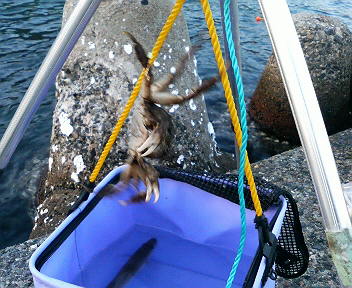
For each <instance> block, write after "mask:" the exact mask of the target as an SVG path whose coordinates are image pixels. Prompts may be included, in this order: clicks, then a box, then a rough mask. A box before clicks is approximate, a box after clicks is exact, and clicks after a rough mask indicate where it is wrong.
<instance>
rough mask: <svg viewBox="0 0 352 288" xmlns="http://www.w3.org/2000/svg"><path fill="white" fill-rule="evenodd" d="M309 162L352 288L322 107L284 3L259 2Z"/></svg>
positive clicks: (348, 232)
mask: <svg viewBox="0 0 352 288" xmlns="http://www.w3.org/2000/svg"><path fill="white" fill-rule="evenodd" d="M259 4H260V6H261V9H262V12H263V15H264V19H265V23H266V25H267V29H268V31H269V35H270V38H271V42H272V46H273V49H274V53H275V56H276V59H277V62H278V64H279V68H280V72H281V76H282V79H283V82H284V85H285V88H286V92H287V96H288V99H289V102H290V106H291V110H292V114H293V116H294V119H295V122H296V126H297V129H298V133H299V136H300V139H301V142H302V146H303V149H304V151H305V155H306V158H307V161H308V166H309V170H310V174H311V176H312V180H313V184H314V187H315V191H316V194H317V197H318V201H319V206H320V210H321V213H322V217H323V220H324V225H325V229H326V236H327V239H328V243H329V247H330V252H331V254H332V257H333V261H334V264H335V266H336V268H337V271H338V274H339V277H340V280H341V282H342V283H341V284H342V285H344V286H345V287H351V285H352V244H351V240H352V226H351V219H350V217H349V214H348V209H347V205H346V202H345V199H344V194H343V190H342V186H341V182H340V178H339V175H338V172H337V167H336V163H335V160H334V156H333V153H332V150H331V146H330V142H329V138H328V134H327V132H326V128H325V125H324V121H323V117H322V115H321V111H320V108H319V103H318V101H317V97H316V94H315V91H314V87H313V83H312V80H311V77H310V74H309V71H308V67H307V63H306V61H305V58H304V54H303V51H302V48H301V45H300V42H299V39H298V35H297V32H296V29H295V26H294V23H293V20H292V16H291V13H290V10H289V8H288V6H287V3H286V1H285V0H259Z"/></svg>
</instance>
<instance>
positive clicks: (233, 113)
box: [200, 0, 263, 216]
mask: <svg viewBox="0 0 352 288" xmlns="http://www.w3.org/2000/svg"><path fill="white" fill-rule="evenodd" d="M200 2H201V5H202V8H203V13H204V16H205V20H206V23H207V26H208V30H209V35H210V39H211V43H212V45H213V50H214V56H215V60H216V62H217V65H218V69H219V74H220V78H221V82H222V85H223V87H224V91H225V98H226V103H227V106H228V110H229V113H230V117H231V121H232V125H233V127H234V132H235V136H236V140H237V143H238V145H241V143H242V131H241V127H240V124H239V119H238V116H237V110H236V106H235V102H234V99H233V96H232V90H231V86H230V81H229V79H228V75H227V72H226V66H225V62H224V59H223V57H222V53H221V49H220V43H219V38H218V35H217V33H216V29H215V24H214V19H213V15H212V13H211V9H210V5H209V2H208V1H207V0H200ZM245 174H246V177H247V180H248V184H249V187H250V191H251V196H252V199H253V204H254V208H255V211H256V214H257V215H258V216H261V215H262V214H263V210H262V207H261V204H260V200H259V197H258V192H257V188H256V186H255V183H254V178H253V174H252V170H251V167H250V164H249V159H248V155H247V153H246V162H245Z"/></svg>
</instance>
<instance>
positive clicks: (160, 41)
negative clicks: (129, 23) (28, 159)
mask: <svg viewBox="0 0 352 288" xmlns="http://www.w3.org/2000/svg"><path fill="white" fill-rule="evenodd" d="M185 1H186V0H177V1H176V3H175V5H174V7H173V8H172V10H171V13H170V15H169V17H168V18H167V20H166V22H165V24H164V27H163V29H162V30H161V32H160V34H159V37H158V39H157V40H156V42H155V45H154V48H153V50H152V57H151V59H150V60H149V62H148V67H150V66H151V65H153V63H154V61H155V59H156V58H157V57H158V55H159V52H160V49H161V47H162V46H163V44H164V42H165V40H166V38H167V35H168V34H169V32H170V30H171V28H172V26H173V24H174V23H175V21H176V18H177V16H178V14H179V13H180V11H181V9H182V6H183V4H184V2H185ZM148 69H149V68H145V69H143V71H142V72H141V74H140V75H139V78H138V81H137V83H136V85H135V87H134V89H133V91H132V93H131V96H130V98H129V99H128V101H127V103H126V106H125V108H124V110H123V112H122V114H121V116H120V118H119V120H118V121H117V123H116V125H115V128H114V129H113V131H112V133H111V136H110V138H109V140H108V142H107V143H106V145H105V147H104V150H103V152H102V153H101V155H100V158H99V160H98V162H97V164H96V165H95V168H94V170H93V172H92V174H91V175H90V177H89V181H90V182H92V183H93V182H94V181H95V180H96V178H97V176H98V174H99V172H100V170H101V167H102V166H103V164H104V162H105V159H106V157H107V156H108V154H109V152H110V150H111V147H112V145H113V144H114V143H115V140H116V138H117V136H118V134H119V132H120V130H121V127H122V125H123V124H124V123H125V121H126V119H127V116H128V114H129V113H130V111H131V109H132V107H133V104H134V102H135V100H136V98H137V96H138V94H139V91H140V90H141V86H142V81H143V79H144V75H145V74H146V71H148Z"/></svg>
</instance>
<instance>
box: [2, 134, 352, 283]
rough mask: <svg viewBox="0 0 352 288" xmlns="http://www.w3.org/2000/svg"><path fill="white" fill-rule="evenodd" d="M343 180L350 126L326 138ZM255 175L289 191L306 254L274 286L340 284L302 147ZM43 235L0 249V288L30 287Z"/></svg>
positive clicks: (259, 167) (261, 165)
mask: <svg viewBox="0 0 352 288" xmlns="http://www.w3.org/2000/svg"><path fill="white" fill-rule="evenodd" d="M330 142H331V146H332V148H333V151H334V156H335V160H336V163H337V166H338V171H339V175H340V178H341V181H342V182H343V183H346V182H349V181H352V129H348V130H345V131H343V132H340V133H337V134H335V135H333V136H331V137H330ZM252 167H253V171H254V175H255V177H261V178H265V179H266V180H268V181H270V182H272V183H274V184H276V185H277V186H279V187H281V188H283V189H286V190H288V191H290V192H291V193H292V194H293V196H294V198H295V199H296V201H297V204H298V208H299V212H300V215H301V223H302V227H303V232H304V236H305V240H306V243H307V246H308V249H309V253H310V263H309V268H308V271H307V272H306V273H305V274H304V275H303V276H301V277H299V278H297V279H290V280H286V279H282V278H279V279H278V282H277V283H278V287H340V285H339V282H338V279H337V274H336V270H335V267H334V266H333V264H332V259H331V256H330V254H329V251H328V247H327V241H326V237H325V233H324V227H323V224H322V219H321V215H320V211H319V206H318V203H317V198H316V195H315V191H314V188H313V183H312V180H311V178H310V175H309V172H308V167H307V162H306V160H305V157H304V153H303V151H302V148H296V149H293V150H290V151H287V152H284V153H282V154H278V155H275V156H274V157H271V158H268V159H265V160H263V161H260V162H256V163H253V164H252ZM43 240H44V238H38V239H34V240H28V241H26V242H24V243H21V244H18V245H15V246H11V247H7V248H5V249H3V250H0V287H1V288H3V287H33V282H32V277H31V274H30V271H29V269H28V260H29V258H30V256H31V254H32V253H33V252H34V250H35V249H36V248H37V247H38V246H39V245H40V243H42V242H43Z"/></svg>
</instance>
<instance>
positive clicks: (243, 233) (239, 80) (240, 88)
mask: <svg viewBox="0 0 352 288" xmlns="http://www.w3.org/2000/svg"><path fill="white" fill-rule="evenodd" d="M230 1H231V0H225V3H224V18H225V34H226V39H227V45H228V49H229V53H230V59H231V64H232V69H233V71H234V74H235V78H236V86H237V92H238V98H239V106H240V114H241V115H240V116H241V119H240V123H241V129H242V143H240V167H239V174H238V195H239V198H240V212H241V238H240V244H239V247H238V250H237V255H236V258H235V261H234V263H233V265H232V269H231V272H230V275H229V277H228V279H227V283H226V288H231V286H232V283H233V280H234V278H235V275H236V272H237V268H238V265H239V263H240V260H241V257H242V254H243V248H244V244H245V241H246V233H247V231H246V206H245V200H244V194H243V181H244V167H245V161H246V149H247V138H248V136H247V119H246V104H245V102H244V91H243V84H242V78H241V74H240V69H239V67H238V62H237V58H236V50H235V45H234V42H233V37H232V30H231V27H232V25H231V18H230Z"/></svg>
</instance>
